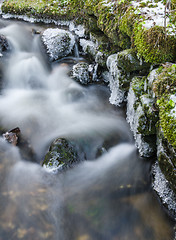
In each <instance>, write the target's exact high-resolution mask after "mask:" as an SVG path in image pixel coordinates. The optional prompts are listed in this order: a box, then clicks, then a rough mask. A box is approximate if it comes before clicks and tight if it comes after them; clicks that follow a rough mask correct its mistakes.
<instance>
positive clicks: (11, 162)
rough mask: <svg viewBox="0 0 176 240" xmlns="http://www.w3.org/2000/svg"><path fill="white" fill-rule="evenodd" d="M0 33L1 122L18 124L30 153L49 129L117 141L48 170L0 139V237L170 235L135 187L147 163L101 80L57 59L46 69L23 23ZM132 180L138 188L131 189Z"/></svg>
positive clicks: (39, 149)
mask: <svg viewBox="0 0 176 240" xmlns="http://www.w3.org/2000/svg"><path fill="white" fill-rule="evenodd" d="M1 33H3V34H4V35H5V36H6V37H7V39H8V40H9V43H10V45H11V48H12V52H11V53H10V54H9V55H10V56H9V59H6V64H5V67H4V72H3V75H4V79H3V90H2V94H1V95H0V125H1V126H2V127H3V128H6V129H11V128H14V127H17V126H18V127H19V128H20V129H21V132H22V134H23V135H24V136H25V138H26V139H28V140H29V142H30V143H31V145H32V148H33V149H34V151H35V153H36V154H37V156H38V158H40V156H43V154H44V153H45V151H46V150H47V147H48V146H49V144H50V143H51V142H52V141H53V140H54V139H55V138H57V137H66V138H68V139H84V138H86V139H89V141H90V142H91V143H92V144H94V143H95V144H96V142H98V141H103V140H106V139H109V138H112V137H114V136H115V137H118V141H119V142H120V144H118V145H116V146H114V147H113V148H111V149H110V150H108V151H107V152H106V153H105V154H103V155H102V156H101V157H99V158H98V159H95V160H94V161H93V160H92V161H85V162H83V163H81V164H79V165H78V166H76V167H75V168H74V169H72V170H69V171H67V172H66V173H61V174H59V175H53V174H49V173H48V172H46V171H45V169H43V168H42V167H41V166H40V165H39V164H37V163H30V162H26V161H24V160H23V159H22V158H21V156H20V153H19V149H18V148H17V147H14V146H11V145H10V144H8V143H6V142H5V141H4V140H3V139H0V181H1V184H0V190H1V191H0V239H3V240H4V239H8V240H10V239H14V240H18V239H25V240H29V239H30V240H31V239H32V240H38V239H39V240H42V239H49V240H111V239H112V240H113V239H120V240H124V239H130V240H138V239H140V240H148V239H150V240H166V236H169V237H170V236H171V234H172V233H171V229H170V227H169V225H168V223H167V222H166V220H165V217H164V215H163V214H162V212H161V211H160V208H159V207H158V205H157V203H156V202H155V201H154V200H153V198H152V197H151V196H150V195H149V193H148V192H147V190H146V189H145V187H143V182H145V181H148V177H146V175H147V174H148V164H146V166H147V168H146V170H145V168H144V163H143V162H142V161H141V162H140V161H139V159H138V157H137V154H136V150H135V147H134V145H133V144H131V134H130V133H129V129H128V127H127V124H126V122H125V119H124V118H123V117H122V116H121V115H120V113H117V112H115V111H114V110H113V109H112V108H111V107H110V106H109V104H108V102H107V101H106V98H105V96H106V94H107V93H106V91H105V90H104V88H98V87H88V88H84V87H82V86H80V85H79V84H77V83H76V82H74V81H72V80H71V79H70V78H69V77H68V76H67V72H68V68H67V66H65V65H64V66H63V65H59V66H57V67H54V68H53V69H52V70H50V67H48V65H47V62H45V60H44V59H45V58H44V56H43V54H42V52H41V51H40V48H39V46H40V44H39V39H37V37H36V36H34V37H32V34H31V33H30V32H29V31H28V30H27V29H24V27H23V26H20V25H18V26H17V25H13V26H8V27H6V28H4V29H1V30H0V34H1ZM104 98H105V99H104ZM122 142H125V143H122ZM141 179H142V180H141ZM140 184H142V193H141V194H140V192H138V194H137V188H140ZM124 185H125V186H127V190H125V187H124ZM132 185H133V188H130V187H131V186H132ZM144 186H145V184H144ZM143 188H144V189H143ZM123 189H124V191H123ZM135 193H136V195H134V194H135ZM153 206H154V207H153ZM145 208H146V209H147V211H146V210H145ZM153 219H155V220H154V221H153ZM155 222H157V224H155ZM159 223H160V224H161V226H162V228H161V227H160V224H159Z"/></svg>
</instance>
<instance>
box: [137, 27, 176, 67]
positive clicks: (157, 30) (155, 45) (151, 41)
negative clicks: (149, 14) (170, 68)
mask: <svg viewBox="0 0 176 240" xmlns="http://www.w3.org/2000/svg"><path fill="white" fill-rule="evenodd" d="M134 45H135V48H136V49H137V52H138V54H139V56H140V57H143V58H144V59H145V61H146V62H149V63H151V64H157V63H162V62H166V61H174V59H175V58H176V38H175V37H174V36H167V37H166V36H165V29H164V27H159V26H154V27H152V28H150V29H145V28H144V27H142V23H141V24H139V23H138V24H135V29H134Z"/></svg>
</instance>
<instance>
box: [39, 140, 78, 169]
mask: <svg viewBox="0 0 176 240" xmlns="http://www.w3.org/2000/svg"><path fill="white" fill-rule="evenodd" d="M79 160H80V159H79V156H78V152H77V149H76V146H75V145H74V144H73V143H72V142H71V141H69V140H66V139H64V138H58V139H56V140H54V142H53V143H52V144H51V146H50V148H49V151H48V153H47V154H46V155H45V158H44V161H43V164H42V165H43V166H44V167H45V168H46V169H48V170H51V171H58V170H66V169H68V168H71V167H73V166H74V164H76V163H77V162H79Z"/></svg>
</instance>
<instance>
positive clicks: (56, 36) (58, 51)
mask: <svg viewBox="0 0 176 240" xmlns="http://www.w3.org/2000/svg"><path fill="white" fill-rule="evenodd" d="M42 41H43V43H44V45H45V46H46V49H47V53H48V54H49V57H50V59H51V61H53V60H57V59H59V58H62V57H65V56H67V55H69V54H70V53H71V52H72V50H73V47H74V45H75V37H74V36H73V34H71V33H70V32H69V31H66V30H63V29H58V28H48V29H46V30H45V31H44V32H43V34H42Z"/></svg>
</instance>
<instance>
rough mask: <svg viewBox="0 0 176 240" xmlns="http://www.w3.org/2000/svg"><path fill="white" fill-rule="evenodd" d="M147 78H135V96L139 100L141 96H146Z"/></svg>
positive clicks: (133, 87) (133, 85) (133, 83)
mask: <svg viewBox="0 0 176 240" xmlns="http://www.w3.org/2000/svg"><path fill="white" fill-rule="evenodd" d="M145 80H146V78H145V77H134V78H133V81H132V89H133V91H134V93H135V96H136V97H137V98H138V99H139V98H140V96H141V95H143V94H145V91H144V84H145Z"/></svg>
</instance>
